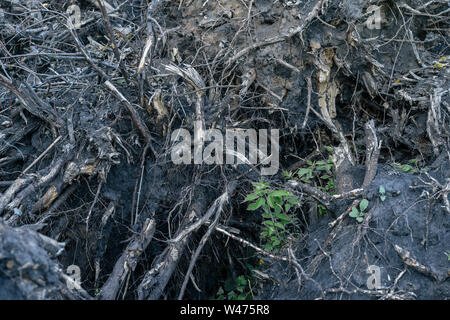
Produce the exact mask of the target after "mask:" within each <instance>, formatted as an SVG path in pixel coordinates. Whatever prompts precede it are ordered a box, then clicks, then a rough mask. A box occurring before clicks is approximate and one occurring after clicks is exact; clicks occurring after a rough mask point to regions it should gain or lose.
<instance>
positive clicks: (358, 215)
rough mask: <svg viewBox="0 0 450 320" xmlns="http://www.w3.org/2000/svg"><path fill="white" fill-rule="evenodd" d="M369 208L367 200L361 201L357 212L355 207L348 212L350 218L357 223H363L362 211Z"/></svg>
mask: <svg viewBox="0 0 450 320" xmlns="http://www.w3.org/2000/svg"><path fill="white" fill-rule="evenodd" d="M368 206H369V201H368V200H367V199H363V200H361V202H360V203H359V210H358V209H357V208H356V207H353V208H352V211H351V212H350V217H352V218H355V219H356V221H358V222H359V223H361V222H363V220H364V211H365V210H366V209H367V207H368Z"/></svg>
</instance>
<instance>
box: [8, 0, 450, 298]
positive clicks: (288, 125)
mask: <svg viewBox="0 0 450 320" xmlns="http://www.w3.org/2000/svg"><path fill="white" fill-rule="evenodd" d="M78 10H79V11H78ZM78 12H79V16H78ZM449 13H450V2H449V1H444V0H431V1H428V0H412V1H388V0H386V1H382V0H358V1H350V0H342V1H338V0H314V1H302V0H299V1H285V0H279V1H275V0H226V1H222V0H209V1H204V0H177V1H162V0H154V1H146V0H130V1H122V0H106V1H97V0H79V1H70V2H60V1H53V0H50V1H41V0H31V1H28V0H0V298H1V299H177V298H183V299H210V298H214V299H222V298H228V299H249V298H254V299H448V298H449V296H450V292H449V290H450V287H449V275H450V268H449V267H450V260H449V259H450V244H449V243H450V242H449V230H450V228H449V224H450V219H449V217H450V205H449V193H450V130H449V128H450V99H449V97H450V47H449V39H450V37H449V17H450V14H449ZM78 17H79V19H78ZM195 121H200V122H201V123H203V124H204V126H205V128H206V129H210V128H214V129H219V130H221V131H224V130H226V129H233V128H240V129H279V130H280V140H279V160H280V164H279V170H278V172H277V173H276V174H274V175H268V176H262V175H261V167H260V165H248V164H239V165H229V164H223V165H214V164H213V165H206V164H202V165H199V164H196V165H194V164H190V165H186V164H180V165H178V164H175V163H173V161H172V158H171V153H172V151H173V150H174V149H173V147H174V142H173V141H171V135H172V133H173V132H174V131H175V130H177V129H179V128H185V129H187V130H188V131H189V132H191V133H192V134H193V133H194V131H196V130H198V129H196V128H195V127H194V123H195ZM196 132H197V133H198V131H196ZM248 147H250V146H248ZM269 150H270V149H269ZM324 168H325V169H324ZM308 170H309V171H308ZM302 172H303V174H304V173H305V172H311V173H312V176H311V177H310V178H308V179H306V176H305V175H303V176H302ZM261 178H263V179H264V181H265V182H266V183H268V188H269V189H270V190H276V191H279V192H282V191H283V192H289V193H290V194H291V195H293V196H294V198H295V199H296V200H295V201H296V205H294V206H292V207H290V208H289V209H283V210H287V211H288V213H289V216H291V217H293V218H294V220H295V221H296V222H295V223H292V224H287V225H286V227H284V226H283V227H282V228H285V230H284V231H283V236H281V235H280V233H277V234H276V237H275V239H272V240H270V239H269V240H268V238H264V237H263V236H262V233H263V232H262V231H263V230H267V219H268V218H267V212H264V211H265V210H266V209H264V208H263V207H260V208H258V209H257V210H254V211H249V210H247V207H248V203H247V202H244V199H246V197H248V196H249V195H250V194H252V192H253V188H254V185H253V184H254V183H257V182H259V181H260V179H261ZM383 190H384V192H382V191H383ZM280 199H282V198H280ZM280 201H282V200H280ZM362 203H363V206H364V207H365V204H368V205H367V207H365V208H364V210H362V212H363V215H362V217H363V219H362V220H361V221H360V222H358V221H357V219H356V217H353V216H351V215H350V214H352V209H357V208H361V205H362ZM275 207H276V206H275ZM284 208H285V207H284ZM268 210H269V211H270V212H272V211H271V209H268ZM353 215H354V214H353ZM272 218H273V219H275V220H276V219H278V218H276V217H275V216H272ZM275 220H273V221H275ZM277 221H278V220H277ZM278 222H279V221H278ZM265 226H266V229H264V228H265ZM286 234H287V235H286ZM270 241H272V243H274V241H275V242H277V243H276V245H275V247H271V246H270V245H269V244H270V243H269V242H270ZM74 267H75V268H76V267H79V270H80V272H81V273H80V275H79V279H80V281H81V282H80V283H79V284H80V286H78V285H76V284H75V285H74V283H73V281H72V282H71V280H70V279H72V280H73V278H71V277H72V276H73V273H72V272H68V271H67V270H68V268H69V270H72V271H73V268H74ZM374 268H378V269H377V270H379V271H380V272H379V275H380V278H379V279H380V282H379V283H378V282H377V281H375V282H373V283H377V285H376V286H375V287H373V286H371V285H369V287H368V286H367V283H368V282H367V280H368V279H369V278H370V277H371V276H373V274H370V273H368V269H370V270H374ZM371 279H373V278H371Z"/></svg>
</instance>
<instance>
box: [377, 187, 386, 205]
mask: <svg viewBox="0 0 450 320" xmlns="http://www.w3.org/2000/svg"><path fill="white" fill-rule="evenodd" d="M378 193H379V194H380V199H381V201H383V202H384V200H386V189H385V188H384V186H380V187H379V188H378Z"/></svg>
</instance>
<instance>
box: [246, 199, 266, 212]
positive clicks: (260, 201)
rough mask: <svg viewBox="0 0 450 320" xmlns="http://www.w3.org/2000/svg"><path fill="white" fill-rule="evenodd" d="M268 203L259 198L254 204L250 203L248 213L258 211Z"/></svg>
mask: <svg viewBox="0 0 450 320" xmlns="http://www.w3.org/2000/svg"><path fill="white" fill-rule="evenodd" d="M265 203H266V200H264V199H263V198H259V199H258V201H256V202H254V203H250V204H249V205H248V207H247V210H248V211H255V210H256V209H258V208H259V207H261V206H262V205H263V204H265Z"/></svg>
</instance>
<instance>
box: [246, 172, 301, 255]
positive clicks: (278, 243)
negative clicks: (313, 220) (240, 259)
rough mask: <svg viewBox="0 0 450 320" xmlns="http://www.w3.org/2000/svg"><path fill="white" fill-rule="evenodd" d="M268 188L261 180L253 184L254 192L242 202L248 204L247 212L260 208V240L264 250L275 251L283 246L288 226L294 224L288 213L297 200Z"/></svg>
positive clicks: (290, 194) (285, 193) (293, 219)
mask: <svg viewBox="0 0 450 320" xmlns="http://www.w3.org/2000/svg"><path fill="white" fill-rule="evenodd" d="M269 186H270V184H269V183H267V182H264V180H263V179H261V180H260V182H256V183H253V187H254V190H253V192H252V193H250V194H249V195H247V197H246V198H245V200H244V202H250V204H249V205H248V206H247V210H249V211H255V210H257V209H259V208H262V210H263V214H262V217H263V222H262V224H261V225H262V230H261V240H263V242H265V250H267V251H275V250H277V249H279V248H280V247H282V246H283V245H284V244H285V242H286V240H287V237H288V234H289V226H291V225H294V224H295V221H296V218H295V216H293V215H292V214H290V213H289V212H290V210H291V208H292V207H293V206H296V205H298V200H297V198H296V197H295V196H294V195H293V194H292V193H290V192H288V191H286V190H282V189H281V190H273V189H271V188H270V187H269Z"/></svg>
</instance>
